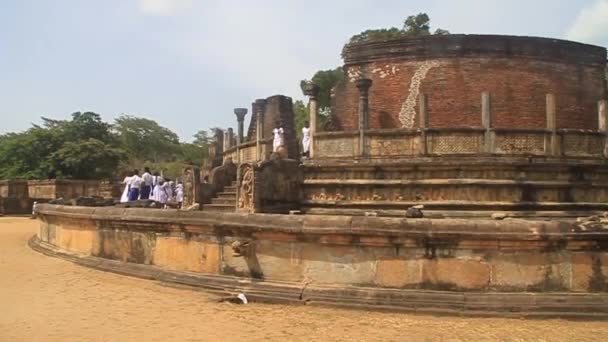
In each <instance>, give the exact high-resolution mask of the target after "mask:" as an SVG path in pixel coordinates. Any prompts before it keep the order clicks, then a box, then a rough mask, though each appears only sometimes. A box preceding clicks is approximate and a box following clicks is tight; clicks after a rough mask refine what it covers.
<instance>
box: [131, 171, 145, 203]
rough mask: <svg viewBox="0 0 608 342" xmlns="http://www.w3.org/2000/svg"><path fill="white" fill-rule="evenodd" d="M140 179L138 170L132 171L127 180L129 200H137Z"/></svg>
mask: <svg viewBox="0 0 608 342" xmlns="http://www.w3.org/2000/svg"><path fill="white" fill-rule="evenodd" d="M141 184H142V180H141V177H139V170H135V171H133V176H131V179H130V180H129V201H137V200H138V199H139V190H140V188H141Z"/></svg>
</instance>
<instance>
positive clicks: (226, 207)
mask: <svg viewBox="0 0 608 342" xmlns="http://www.w3.org/2000/svg"><path fill="white" fill-rule="evenodd" d="M235 207H236V202H235V204H204V205H203V211H222V212H234V210H235Z"/></svg>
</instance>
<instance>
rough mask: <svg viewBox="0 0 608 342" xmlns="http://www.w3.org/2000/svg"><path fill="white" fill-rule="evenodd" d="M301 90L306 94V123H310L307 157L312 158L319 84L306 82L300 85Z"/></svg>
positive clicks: (317, 113) (317, 112)
mask: <svg viewBox="0 0 608 342" xmlns="http://www.w3.org/2000/svg"><path fill="white" fill-rule="evenodd" d="M302 92H303V93H304V95H306V96H308V123H309V124H310V126H309V127H310V150H309V157H310V158H314V156H315V133H316V132H317V118H318V117H319V102H318V99H317V96H319V86H318V85H316V84H314V83H312V82H306V84H304V86H303V87H302ZM296 134H297V132H296Z"/></svg>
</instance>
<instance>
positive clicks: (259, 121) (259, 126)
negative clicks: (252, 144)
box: [255, 99, 266, 161]
mask: <svg viewBox="0 0 608 342" xmlns="http://www.w3.org/2000/svg"><path fill="white" fill-rule="evenodd" d="M255 109H256V113H255V115H256V120H255V135H256V150H255V151H256V152H255V157H256V158H255V159H256V160H257V161H260V160H262V159H263V158H264V151H263V150H262V143H263V140H264V110H265V109H266V100H264V99H258V100H255Z"/></svg>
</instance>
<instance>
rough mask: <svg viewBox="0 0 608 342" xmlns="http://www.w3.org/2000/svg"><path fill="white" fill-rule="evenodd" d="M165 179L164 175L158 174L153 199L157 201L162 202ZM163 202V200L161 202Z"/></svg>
mask: <svg viewBox="0 0 608 342" xmlns="http://www.w3.org/2000/svg"><path fill="white" fill-rule="evenodd" d="M164 182H165V180H164V179H163V177H162V176H156V184H154V190H153V191H152V197H151V199H152V200H153V201H155V202H160V200H161V194H162V192H163V189H162V186H163V184H164ZM161 203H162V202H161Z"/></svg>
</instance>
